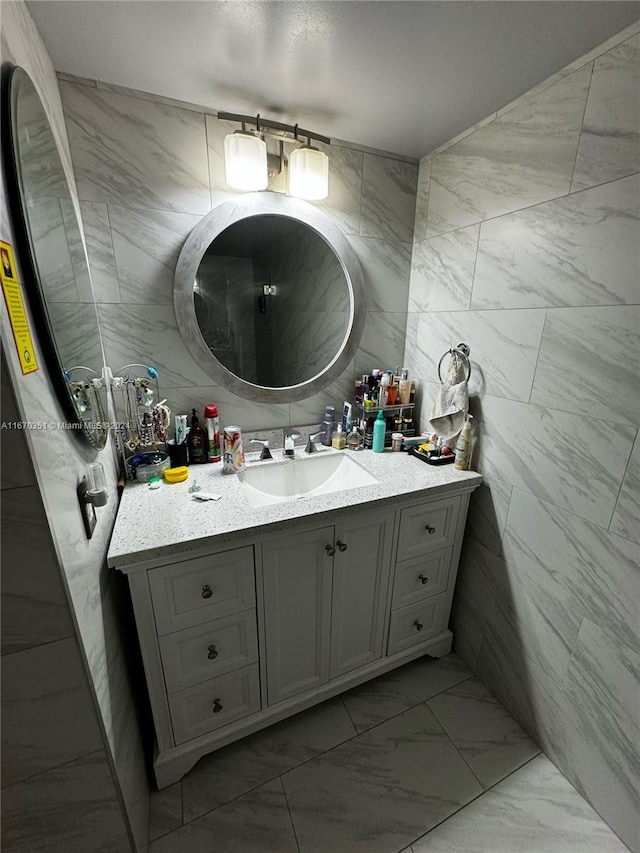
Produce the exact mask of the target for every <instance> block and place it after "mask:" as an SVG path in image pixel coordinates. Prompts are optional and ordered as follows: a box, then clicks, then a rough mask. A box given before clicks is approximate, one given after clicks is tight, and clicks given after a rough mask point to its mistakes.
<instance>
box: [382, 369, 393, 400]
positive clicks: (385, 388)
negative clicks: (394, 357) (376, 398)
mask: <svg viewBox="0 0 640 853" xmlns="http://www.w3.org/2000/svg"><path fill="white" fill-rule="evenodd" d="M390 378H391V373H390V371H389V370H387V372H386V373H383V374H382V376H381V377H380V408H381V409H384V407H385V406H386V405H387V401H388V399H389V380H390Z"/></svg>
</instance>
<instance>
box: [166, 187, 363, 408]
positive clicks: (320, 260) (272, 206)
mask: <svg viewBox="0 0 640 853" xmlns="http://www.w3.org/2000/svg"><path fill="white" fill-rule="evenodd" d="M173 305H174V308H175V312H176V320H177V321H178V328H179V330H180V334H181V335H182V340H183V341H184V343H185V346H186V347H187V349H188V350H189V352H190V353H191V355H192V356H193V358H194V359H195V360H196V362H197V364H198V365H199V366H200V368H201V369H202V370H204V371H206V373H208V375H209V376H211V378H212V379H213V381H214V382H215V383H216V384H218V385H221V386H222V387H223V388H225V389H226V390H228V391H231V392H232V393H234V394H237V395H238V396H240V397H243V398H245V399H247V400H252V401H254V402H260V403H293V402H296V401H298V400H304V399H306V398H308V397H311V396H312V395H315V394H318V393H319V392H320V391H322V390H323V389H325V388H327V387H328V386H329V384H330V383H331V382H334V381H335V380H336V379H337V378H338V377H339V376H340V375H341V374H342V373H343V372H344V371H345V370H347V369H349V368H352V362H353V359H354V357H355V355H356V352H357V349H358V347H359V345H360V341H361V338H362V333H363V330H364V325H365V322H366V316H367V298H366V291H365V283H364V277H363V275H362V268H361V266H360V263H359V261H358V258H357V256H356V254H355V252H354V250H353V248H352V246H351V243H350V242H349V240H348V239H347V237H346V236H345V235H344V234H343V232H342V231H341V230H340V228H339V227H338V225H336V223H335V222H334V221H333V220H332V219H331V218H330V217H329V216H327V214H326V213H324V212H322V211H321V210H319V209H318V208H317V207H315V206H314V205H312V204H309V203H308V202H306V201H301V200H300V199H295V198H290V197H289V196H284V195H281V194H279V193H270V192H264V193H247V194H246V195H241V196H238V197H236V198H234V199H233V200H230V201H225V202H222V203H221V204H219V205H217V206H216V207H215V208H214V209H213V210H212V211H211V212H210V213H208V214H207V215H206V216H204V217H203V218H202V220H201V221H200V222H199V223H198V225H196V227H195V228H194V229H193V231H192V232H191V234H190V235H189V237H188V238H187V240H186V241H185V244H184V246H183V247H182V251H181V253H180V257H179V259H178V264H177V266H176V274H175V280H174V291H173Z"/></svg>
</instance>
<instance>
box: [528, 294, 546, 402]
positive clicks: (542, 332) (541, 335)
mask: <svg viewBox="0 0 640 853" xmlns="http://www.w3.org/2000/svg"><path fill="white" fill-rule="evenodd" d="M548 319H549V309H548V308H545V309H544V321H543V323H542V329H541V330H540V340H539V341H538V353H537V355H536V363H535V367H534V368H533V373H532V375H531V388H530V389H529V399H528V400H527V403H528V404H529V405H531V397H532V396H533V389H534V387H535V384H536V373H537V372H538V364H539V363H540V353H541V352H542V342H543V340H544V330H545V329H546V327H547V320H548Z"/></svg>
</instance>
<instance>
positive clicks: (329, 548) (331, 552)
mask: <svg viewBox="0 0 640 853" xmlns="http://www.w3.org/2000/svg"><path fill="white" fill-rule="evenodd" d="M324 550H325V551H326V552H327V554H328V555H329V556H330V557H333V555H334V554H335V553H336V549H335V548H334V547H333V545H325V546H324Z"/></svg>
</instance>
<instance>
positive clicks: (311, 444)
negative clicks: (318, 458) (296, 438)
mask: <svg viewBox="0 0 640 853" xmlns="http://www.w3.org/2000/svg"><path fill="white" fill-rule="evenodd" d="M323 433H324V430H320V432H316V433H314V434H313V435H310V436H309V440H308V441H307V446H306V447H305V449H304V452H305V453H317V452H318V448H317V447H316V443H315V442H316V438H320V436H321V435H323Z"/></svg>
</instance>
